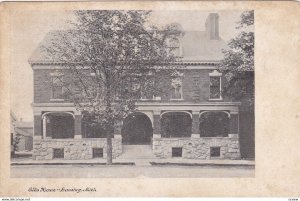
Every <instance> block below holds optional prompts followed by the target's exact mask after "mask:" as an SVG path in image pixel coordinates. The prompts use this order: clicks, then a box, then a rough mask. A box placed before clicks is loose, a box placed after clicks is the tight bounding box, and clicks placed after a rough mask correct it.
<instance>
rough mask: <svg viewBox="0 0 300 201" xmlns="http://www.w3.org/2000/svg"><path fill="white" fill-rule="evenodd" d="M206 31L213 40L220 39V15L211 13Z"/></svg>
mask: <svg viewBox="0 0 300 201" xmlns="http://www.w3.org/2000/svg"><path fill="white" fill-rule="evenodd" d="M205 31H206V34H207V35H208V36H209V38H210V39H211V40H219V15H218V13H210V14H209V15H208V17H207V19H206V22H205Z"/></svg>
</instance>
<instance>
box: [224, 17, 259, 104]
mask: <svg viewBox="0 0 300 201" xmlns="http://www.w3.org/2000/svg"><path fill="white" fill-rule="evenodd" d="M253 26H254V11H245V12H243V13H242V15H241V20H240V21H239V22H238V26H237V27H236V28H237V29H238V30H240V33H239V35H238V36H236V37H235V38H234V39H232V40H230V41H229V43H228V47H229V48H228V49H226V50H223V53H224V59H223V60H222V61H221V62H220V70H221V71H223V73H224V74H225V77H226V79H227V83H226V84H225V85H224V88H223V93H224V95H225V96H226V95H227V96H229V97H233V98H234V99H235V100H237V101H241V102H242V106H243V107H245V108H247V109H250V110H253V107H254V32H253V31H252V28H253Z"/></svg>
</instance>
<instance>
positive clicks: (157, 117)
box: [153, 111, 161, 138]
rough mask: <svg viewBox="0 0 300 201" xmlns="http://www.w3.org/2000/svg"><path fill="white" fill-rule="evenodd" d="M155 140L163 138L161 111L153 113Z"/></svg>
mask: <svg viewBox="0 0 300 201" xmlns="http://www.w3.org/2000/svg"><path fill="white" fill-rule="evenodd" d="M153 138H161V122H160V111H154V112H153Z"/></svg>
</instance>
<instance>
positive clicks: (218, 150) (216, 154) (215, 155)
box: [210, 147, 221, 157]
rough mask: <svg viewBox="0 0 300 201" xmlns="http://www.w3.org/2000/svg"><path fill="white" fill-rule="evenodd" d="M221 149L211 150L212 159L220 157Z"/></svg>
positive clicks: (212, 148)
mask: <svg viewBox="0 0 300 201" xmlns="http://www.w3.org/2000/svg"><path fill="white" fill-rule="evenodd" d="M220 152H221V151H220V147H211V148H210V157H220Z"/></svg>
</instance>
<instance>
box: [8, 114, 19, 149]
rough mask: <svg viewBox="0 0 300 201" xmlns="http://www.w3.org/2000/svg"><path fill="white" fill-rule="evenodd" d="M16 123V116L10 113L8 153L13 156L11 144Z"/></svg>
mask: <svg viewBox="0 0 300 201" xmlns="http://www.w3.org/2000/svg"><path fill="white" fill-rule="evenodd" d="M15 121H17V117H16V115H15V114H14V113H13V112H12V111H10V152H11V154H13V152H14V147H13V143H14V132H15V131H14V122H15Z"/></svg>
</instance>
